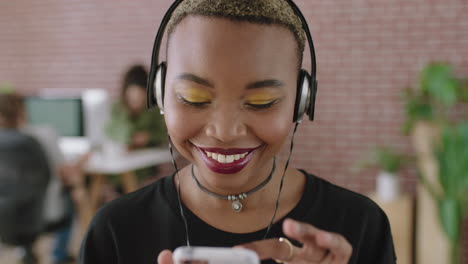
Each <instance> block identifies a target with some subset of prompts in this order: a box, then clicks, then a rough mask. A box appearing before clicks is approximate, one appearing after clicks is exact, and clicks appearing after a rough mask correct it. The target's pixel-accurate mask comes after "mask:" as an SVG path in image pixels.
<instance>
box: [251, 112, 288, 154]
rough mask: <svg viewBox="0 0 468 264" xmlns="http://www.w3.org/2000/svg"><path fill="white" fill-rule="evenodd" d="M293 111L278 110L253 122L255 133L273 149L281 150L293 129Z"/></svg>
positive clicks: (252, 126)
mask: <svg viewBox="0 0 468 264" xmlns="http://www.w3.org/2000/svg"><path fill="white" fill-rule="evenodd" d="M292 115H293V113H292V111H289V110H285V109H284V108H283V109H282V110H278V111H276V112H274V113H271V114H269V115H268V116H263V117H258V118H255V120H252V121H253V122H251V124H252V125H251V126H250V127H251V129H252V130H253V133H254V134H255V135H256V136H257V137H258V138H259V139H260V140H262V141H263V142H265V143H266V144H268V145H270V146H271V147H272V148H275V149H276V148H281V146H282V144H283V143H284V141H285V140H286V139H287V137H288V135H289V133H290V132H291V129H292V127H293V125H294V124H293V122H292Z"/></svg>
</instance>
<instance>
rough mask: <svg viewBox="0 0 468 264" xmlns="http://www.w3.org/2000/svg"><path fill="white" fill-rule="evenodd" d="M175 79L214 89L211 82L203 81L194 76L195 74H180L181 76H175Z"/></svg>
mask: <svg viewBox="0 0 468 264" xmlns="http://www.w3.org/2000/svg"><path fill="white" fill-rule="evenodd" d="M177 79H179V80H186V81H191V82H194V83H198V84H200V85H203V86H208V87H211V88H213V87H214V85H213V83H212V82H211V81H209V80H207V79H204V78H202V77H199V76H196V75H195V74H192V73H182V74H180V75H178V76H177Z"/></svg>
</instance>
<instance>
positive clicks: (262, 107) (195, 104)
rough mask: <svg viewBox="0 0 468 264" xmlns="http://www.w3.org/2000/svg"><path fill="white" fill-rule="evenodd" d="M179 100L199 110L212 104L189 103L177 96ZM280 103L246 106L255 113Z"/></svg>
mask: <svg viewBox="0 0 468 264" xmlns="http://www.w3.org/2000/svg"><path fill="white" fill-rule="evenodd" d="M177 98H178V99H179V100H180V101H181V102H182V103H183V104H186V105H189V106H194V107H198V108H203V107H206V106H207V105H208V104H210V103H211V102H199V103H198V102H191V101H188V100H186V99H185V98H183V97H182V96H180V95H179V96H177ZM278 102H279V99H278V100H273V101H271V102H269V103H266V104H248V103H246V104H245V105H246V106H247V107H249V108H252V109H253V110H254V111H260V110H264V109H268V108H270V107H272V106H273V105H275V104H276V103H278Z"/></svg>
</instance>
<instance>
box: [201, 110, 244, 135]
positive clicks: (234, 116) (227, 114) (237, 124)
mask: <svg viewBox="0 0 468 264" xmlns="http://www.w3.org/2000/svg"><path fill="white" fill-rule="evenodd" d="M207 118H209V120H208V123H207V126H206V128H205V132H206V135H207V136H209V137H213V138H215V139H216V140H218V141H220V142H223V143H230V142H234V141H235V140H237V139H239V138H241V137H243V136H245V135H246V134H247V126H246V124H245V122H244V120H243V118H242V113H241V111H240V110H236V109H232V108H230V109H229V108H228V107H220V109H217V110H215V111H213V113H212V115H210V116H209V117H207Z"/></svg>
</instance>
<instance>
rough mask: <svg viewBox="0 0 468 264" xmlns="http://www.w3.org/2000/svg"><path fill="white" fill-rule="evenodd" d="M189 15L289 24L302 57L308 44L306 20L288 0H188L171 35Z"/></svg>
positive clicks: (170, 28) (173, 20)
mask: <svg viewBox="0 0 468 264" xmlns="http://www.w3.org/2000/svg"><path fill="white" fill-rule="evenodd" d="M189 15H193V16H206V17H219V18H226V19H230V20H233V21H240V22H241V21H245V22H251V23H255V24H265V25H278V26H282V27H285V28H287V29H288V30H290V31H291V32H292V33H293V34H294V37H295V39H296V42H297V46H298V47H297V48H298V49H297V51H298V55H299V58H300V59H301V61H302V53H303V51H304V46H305V36H304V30H303V27H302V22H301V20H300V19H299V17H298V16H297V15H296V13H295V12H294V10H293V9H292V7H291V6H290V5H289V3H288V2H287V1H286V0H184V1H183V2H182V3H180V4H179V6H178V7H177V8H176V10H175V11H174V13H173V14H172V17H171V20H170V21H169V23H168V25H167V28H168V30H167V31H168V35H170V34H171V33H172V32H173V31H174V29H175V27H176V26H177V25H178V24H179V23H180V22H181V21H182V20H183V19H184V18H185V17H187V16H189Z"/></svg>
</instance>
